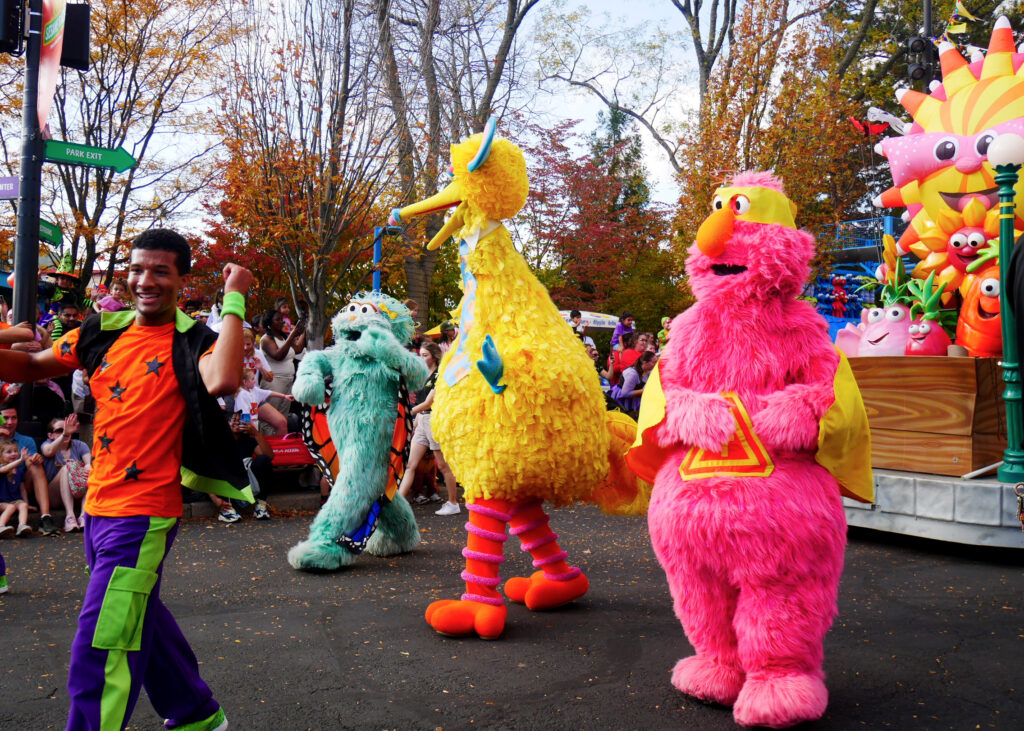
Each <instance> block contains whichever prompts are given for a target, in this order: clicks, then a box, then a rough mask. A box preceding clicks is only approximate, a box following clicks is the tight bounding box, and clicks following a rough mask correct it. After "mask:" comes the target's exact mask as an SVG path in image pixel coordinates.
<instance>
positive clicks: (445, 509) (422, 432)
mask: <svg viewBox="0 0 1024 731" xmlns="http://www.w3.org/2000/svg"><path fill="white" fill-rule="evenodd" d="M420 357H421V358H423V360H424V361H425V362H426V364H427V368H429V369H430V376H428V378H427V382H426V384H425V385H424V386H423V388H421V389H420V390H419V391H417V392H416V404H415V406H413V407H412V414H413V415H414V416H415V417H416V429H415V431H414V432H413V435H412V445H411V446H410V448H409V462H408V463H407V464H406V465H405V474H404V475H403V476H402V484H401V485H399V486H398V491H399V492H400V493H401V494H402V497H405V498H408V497H409V491H410V489H411V488H412V483H413V479H414V478H415V476H416V467H417V466H418V465H419V463H420V460H421V459H423V455H425V454H426V453H427V450H428V449H429V450H430V451H432V452H433V453H434V459H435V460H436V461H437V469H438V471H439V472H440V473H441V474H442V475H443V476H444V486H445V488H446V489H447V491H448V502H446V503H445V504H444V505H442V506H441V509H440V510H438V511H437V515H456V514H457V513H458V512H459V492H458V491H459V486H458V485H457V484H456V482H455V475H454V474H453V473H452V468H451V467H449V466H448V462H446V461H445V458H444V455H443V454H441V445H440V444H438V443H437V442H436V441H434V434H433V432H432V431H431V430H430V407H431V406H432V405H433V403H434V384H436V383H437V365H438V363H439V362H440V361H441V348H440V346H439V345H437V344H436V343H433V342H430V341H425V342H424V343H423V345H421V346H420Z"/></svg>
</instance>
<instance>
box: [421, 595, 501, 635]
mask: <svg viewBox="0 0 1024 731" xmlns="http://www.w3.org/2000/svg"><path fill="white" fill-rule="evenodd" d="M426 616H427V624H429V625H430V626H431V627H433V628H434V630H435V631H437V632H440V633H441V634H443V635H448V636H449V637H463V636H465V635H469V634H473V633H474V632H476V634H477V636H478V637H480V639H482V640H495V639H497V638H498V637H500V636H501V633H502V632H503V631H504V630H505V618H506V617H507V616H508V609H506V608H505V605H504V604H501V605H493V604H484V603H483V602H474V601H470V600H463V599H441V600H440V601H436V602H433V603H431V605H430V606H429V607H427V614H426Z"/></svg>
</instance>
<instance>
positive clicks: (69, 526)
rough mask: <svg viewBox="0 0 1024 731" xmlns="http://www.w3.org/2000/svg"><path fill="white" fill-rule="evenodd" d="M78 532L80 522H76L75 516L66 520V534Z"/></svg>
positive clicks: (70, 516)
mask: <svg viewBox="0 0 1024 731" xmlns="http://www.w3.org/2000/svg"><path fill="white" fill-rule="evenodd" d="M76 530H78V521H77V520H75V516H73V515H69V516H68V517H66V518H65V519H64V532H65V533H74V532H75V531H76Z"/></svg>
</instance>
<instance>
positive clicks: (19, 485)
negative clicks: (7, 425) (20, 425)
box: [0, 442, 32, 538]
mask: <svg viewBox="0 0 1024 731" xmlns="http://www.w3.org/2000/svg"><path fill="white" fill-rule="evenodd" d="M27 459H28V450H27V449H22V450H21V451H20V452H19V451H18V445H17V444H15V443H14V442H0V538H3V537H4V536H5V535H7V534H9V533H10V532H11V531H13V530H14V528H12V527H11V526H9V525H7V523H8V521H10V519H11V517H12V516H13V515H14V514H15V513H17V514H18V535H19V536H23V535H26V534H27V535H31V534H32V529H31V528H29V525H28V499H27V498H26V496H25V488H24V486H23V484H24V482H25V460H27Z"/></svg>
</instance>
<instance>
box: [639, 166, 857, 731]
mask: <svg viewBox="0 0 1024 731" xmlns="http://www.w3.org/2000/svg"><path fill="white" fill-rule="evenodd" d="M714 207H715V209H716V210H715V211H714V212H713V213H712V215H711V216H710V217H709V218H708V219H707V220H706V221H705V222H704V224H703V225H702V226H701V229H700V231H699V232H698V234H697V243H696V244H695V245H694V246H693V247H692V248H691V249H690V256H689V260H688V262H687V266H686V270H687V274H688V275H689V279H690V285H691V287H692V289H693V292H694V294H695V295H696V297H697V302H696V304H695V305H693V306H692V307H691V308H690V309H688V310H686V311H685V312H683V313H682V314H681V315H679V316H678V317H676V318H675V320H674V321H673V322H672V325H671V330H670V334H671V337H670V339H669V341H668V346H667V348H666V349H665V352H664V355H663V356H662V359H661V362H660V363H659V365H658V368H657V370H656V371H655V374H654V375H653V376H652V378H651V383H649V384H648V388H646V389H645V394H644V404H643V406H642V407H641V414H640V434H639V436H638V439H637V444H636V445H634V448H633V449H632V450H631V451H630V453H629V455H628V456H627V461H628V462H629V464H630V465H631V466H632V467H633V468H634V469H635V470H636V471H637V472H638V474H640V475H641V476H644V475H645V474H646V475H656V477H654V491H653V494H652V496H651V503H650V510H649V513H648V521H649V526H650V533H651V540H652V542H653V544H654V550H655V553H656V554H657V557H658V560H659V561H660V562H661V565H662V567H663V568H664V569H665V573H666V574H667V575H668V582H669V587H670V589H671V592H672V597H673V600H674V607H675V612H676V615H677V616H678V617H679V619H680V620H681V622H682V624H683V628H684V630H685V632H686V636H687V638H688V639H689V640H690V642H691V644H692V645H693V647H694V649H695V650H696V654H695V655H693V656H691V657H687V658H684V659H682V660H680V661H679V662H678V663H677V664H676V666H675V669H674V670H673V672H672V683H673V685H675V687H676V688H678V689H679V690H681V691H682V692H684V693H686V694H688V695H691V696H695V697H697V698H701V699H704V700H708V701H713V702H716V703H721V704H724V705H729V706H732V707H733V715H734V718H735V720H736V722H737V723H739V724H742V725H744V726H771V727H775V728H783V727H786V726H790V725H793V724H796V723H799V722H801V721H808V720H812V719H816V718H819V717H821V715H822V714H823V713H824V712H825V707H826V705H827V702H828V693H827V691H826V689H825V683H824V673H823V672H822V660H823V649H822V642H823V638H824V636H825V633H826V631H827V630H828V628H829V626H830V625H831V623H832V619H833V617H834V616H835V614H836V600H837V594H838V588H839V577H840V574H841V573H842V569H843V552H844V549H845V546H846V518H845V515H844V513H843V506H842V501H841V499H840V494H841V492H842V494H845V495H849V496H851V497H857V498H858V499H862V500H866V501H870V500H871V498H872V495H873V484H872V480H871V472H870V457H869V451H868V450H869V449H870V446H869V440H868V433H867V419H866V415H865V414H864V407H863V403H862V402H861V401H860V394H859V392H858V391H857V389H856V383H855V382H854V381H853V378H852V373H851V372H850V370H849V365H848V364H847V363H846V361H845V358H844V357H843V356H841V355H840V354H839V353H838V352H837V351H836V350H835V348H833V346H832V344H831V342H830V341H829V337H828V330H827V326H826V324H825V322H824V320H823V319H822V318H821V317H820V316H819V315H817V314H816V313H815V312H814V310H813V309H812V307H811V306H810V305H809V304H808V303H806V302H801V301H798V300H797V299H796V296H797V295H798V294H799V293H800V290H801V288H802V286H803V283H804V282H805V281H806V279H807V277H808V274H809V262H810V260H811V258H812V256H813V255H814V239H813V238H812V237H811V236H810V235H809V234H807V233H805V232H803V231H798V230H796V228H795V225H794V215H795V206H794V205H793V204H792V203H791V202H790V201H789V199H788V198H786V197H785V194H784V193H783V191H782V185H781V183H780V181H778V180H777V179H776V178H775V177H774V176H772V175H771V174H768V173H743V174H740V175H738V176H736V178H735V179H733V180H732V181H731V183H730V184H729V186H728V187H724V188H720V189H719V190H718V191H716V196H715V199H714ZM652 384H654V386H655V387H654V388H651V385H652ZM659 384H660V385H659ZM648 392H650V393H648ZM837 477H838V478H839V479H838V480H837ZM840 483H842V485H843V487H841V485H840ZM844 488H845V489H844Z"/></svg>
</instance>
